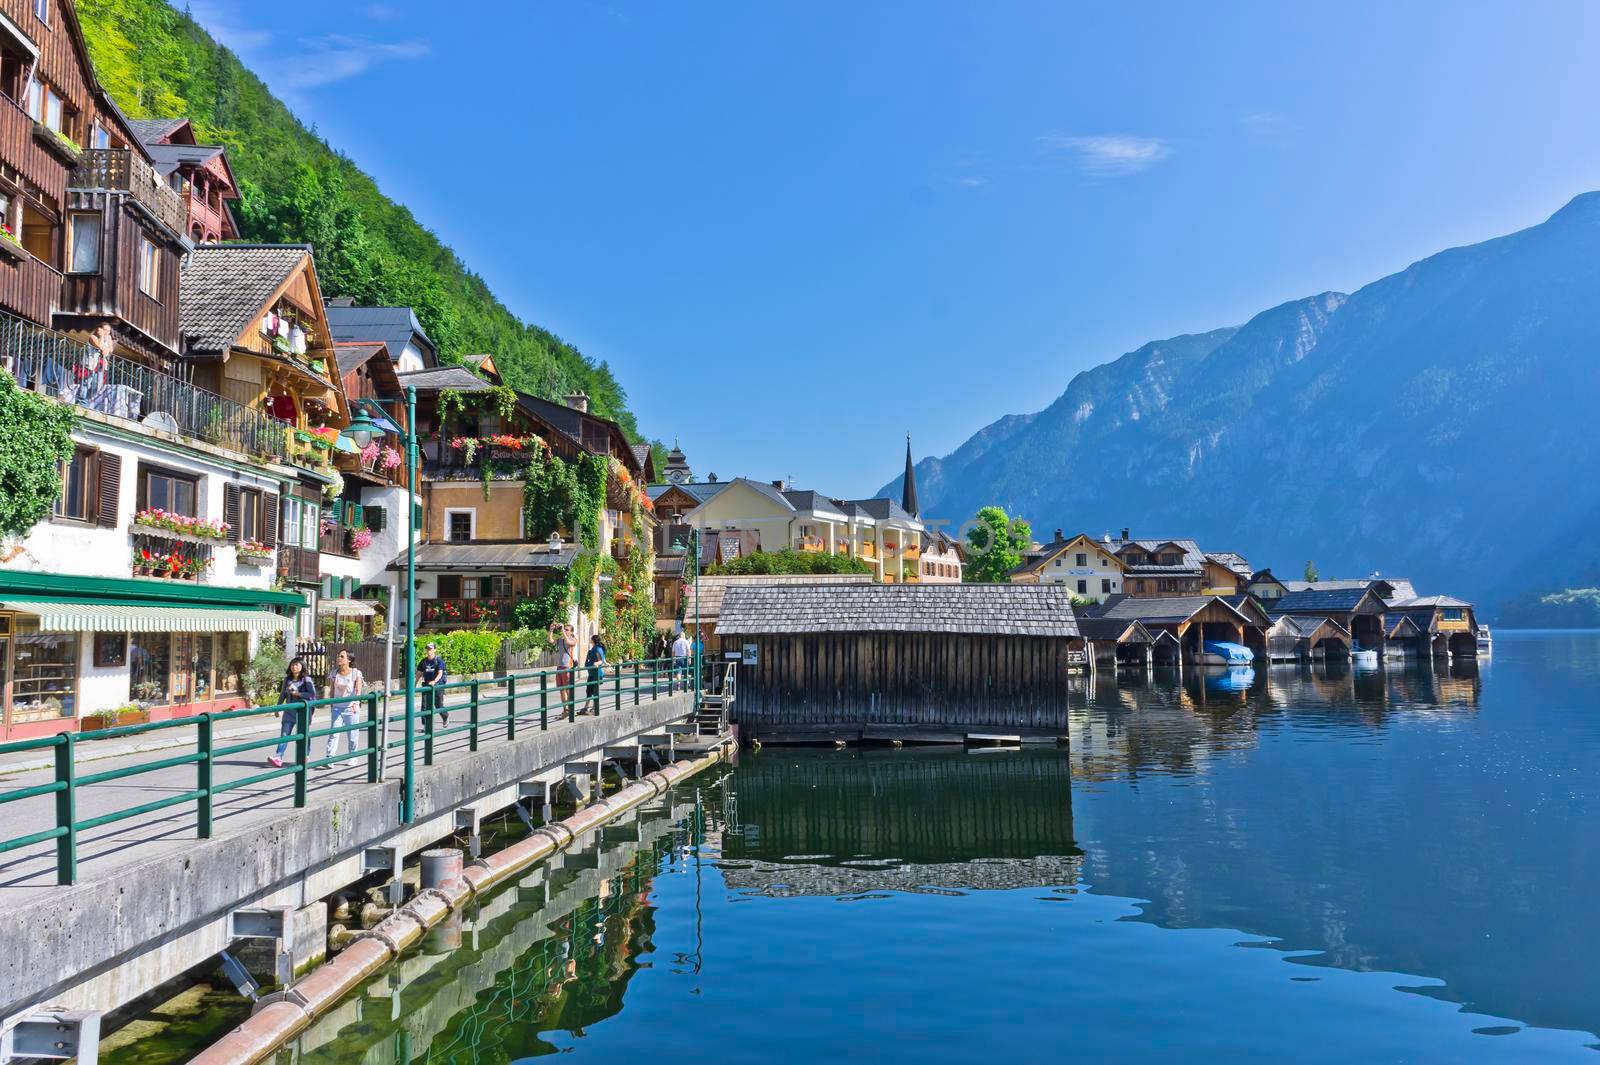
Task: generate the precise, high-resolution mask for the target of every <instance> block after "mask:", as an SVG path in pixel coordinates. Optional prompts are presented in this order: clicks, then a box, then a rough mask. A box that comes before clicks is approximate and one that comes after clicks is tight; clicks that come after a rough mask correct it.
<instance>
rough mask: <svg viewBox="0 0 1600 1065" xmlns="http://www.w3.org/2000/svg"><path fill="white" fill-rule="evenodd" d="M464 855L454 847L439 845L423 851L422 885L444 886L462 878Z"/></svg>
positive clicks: (427, 886)
mask: <svg viewBox="0 0 1600 1065" xmlns="http://www.w3.org/2000/svg"><path fill="white" fill-rule="evenodd" d="M461 867H462V856H461V852H460V851H459V850H457V849H455V848H454V847H437V848H435V849H433V850H428V851H423V852H422V886H423V887H424V888H436V887H442V886H443V885H445V884H448V883H452V882H454V881H457V880H460V879H461Z"/></svg>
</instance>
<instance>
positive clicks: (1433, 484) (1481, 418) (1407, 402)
mask: <svg viewBox="0 0 1600 1065" xmlns="http://www.w3.org/2000/svg"><path fill="white" fill-rule="evenodd" d="M1596 249H1600V193H1586V194H1584V195H1581V196H1579V197H1577V198H1576V199H1574V200H1573V201H1572V202H1571V203H1569V204H1567V206H1565V207H1564V208H1562V209H1561V210H1560V211H1558V212H1557V213H1556V214H1555V215H1553V216H1552V217H1551V218H1550V219H1549V220H1547V221H1546V222H1544V223H1542V224H1540V225H1537V226H1533V227H1531V228H1529V229H1525V230H1522V231H1520V232H1518V233H1513V234H1511V235H1509V236H1505V237H1500V238H1497V239H1494V240H1489V241H1485V242H1483V243H1481V244H1475V245H1471V246H1469V247H1464V248H1453V249H1451V250H1449V251H1444V252H1441V253H1439V254H1437V255H1434V256H1431V257H1429V258H1427V259H1424V260H1422V261H1421V262H1418V263H1416V264H1414V265H1412V266H1411V267H1409V268H1408V269H1406V270H1403V271H1401V272H1400V273H1397V274H1393V275H1391V276H1389V277H1386V278H1383V279H1382V280H1379V281H1375V282H1373V283H1372V284H1370V285H1367V286H1365V287H1363V288H1361V289H1360V290H1358V291H1357V292H1355V293H1353V294H1351V295H1349V296H1345V295H1342V294H1339V293H1334V292H1325V293H1322V294H1321V295H1317V296H1312V297H1310V298H1308V299H1302V300H1296V301H1293V302H1290V303H1286V304H1283V305H1281V306H1278V307H1274V308H1272V309H1271V310H1267V311H1264V312H1262V313H1261V314H1259V315H1257V316H1256V317H1255V318H1252V319H1251V320H1250V321H1249V322H1247V323H1245V324H1244V325H1243V326H1240V327H1238V328H1236V329H1235V328H1229V329H1219V330H1215V331H1213V332H1209V333H1204V334H1198V335H1186V336H1179V337H1174V338H1172V339H1170V340H1162V341H1156V342H1153V343H1150V344H1146V345H1145V346H1143V347H1141V348H1139V349H1138V350H1137V351H1133V352H1130V353H1128V354H1126V355H1124V356H1122V357H1121V358H1119V359H1117V360H1115V361H1114V362H1110V363H1107V364H1106V365H1103V366H1099V367H1096V368H1094V369H1092V370H1087V371H1084V372H1083V373H1080V374H1078V375H1077V376H1076V377H1074V378H1073V379H1072V381H1071V382H1070V383H1069V384H1068V386H1067V389H1066V391H1065V392H1064V393H1063V394H1062V395H1061V397H1060V398H1059V399H1057V400H1056V401H1055V402H1054V403H1052V404H1051V405H1050V406H1049V407H1047V408H1045V409H1044V410H1042V411H1039V412H1038V413H1036V414H1027V415H1016V416H1008V417H1005V418H1001V419H1000V420H998V421H996V422H994V423H993V424H991V425H989V426H987V427H986V428H984V429H983V430H981V431H980V432H978V433H977V434H976V435H974V436H973V437H972V438H971V439H970V440H968V441H967V442H966V443H965V444H963V445H961V447H959V448H957V449H956V450H955V451H954V452H952V453H951V454H949V455H947V456H945V457H944V458H942V459H926V460H924V461H923V462H922V463H920V464H919V465H918V466H917V478H918V488H919V491H920V493H921V498H922V500H923V511H924V513H925V514H926V515H927V516H929V517H932V518H948V519H950V520H952V521H955V522H959V521H961V520H963V519H965V518H967V517H969V516H970V515H972V514H973V512H974V511H976V509H977V508H978V507H980V506H983V505H985V504H988V503H998V504H1000V505H1001V506H1004V507H1005V508H1006V509H1007V510H1008V511H1010V512H1012V513H1013V514H1016V515H1019V516H1022V517H1026V518H1028V519H1029V520H1031V521H1032V522H1033V524H1034V528H1035V530H1036V533H1037V534H1038V535H1041V536H1048V534H1049V531H1050V530H1051V529H1053V528H1055V527H1061V528H1063V529H1066V530H1067V531H1068V532H1069V533H1070V532H1089V533H1093V534H1095V535H1099V534H1100V533H1102V532H1105V531H1106V530H1108V529H1110V530H1113V531H1115V530H1116V529H1120V528H1121V527H1123V526H1129V527H1131V528H1132V529H1133V531H1134V534H1135V535H1138V536H1193V537H1195V538H1197V539H1199V540H1200V542H1201V544H1202V545H1203V546H1205V547H1206V548H1207V549H1208V550H1217V551H1223V550H1232V551H1239V552H1240V553H1242V554H1244V555H1245V556H1246V557H1248V558H1249V559H1250V560H1251V562H1252V563H1253V564H1255V565H1256V566H1258V567H1260V566H1272V567H1274V568H1276V569H1277V570H1278V572H1279V573H1280V575H1296V576H1298V574H1299V571H1300V569H1301V567H1302V566H1303V565H1304V563H1305V561H1306V560H1307V559H1314V560H1315V561H1316V562H1317V564H1318V567H1319V568H1320V570H1321V572H1322V574H1323V575H1324V576H1356V575H1363V574H1367V573H1371V572H1373V571H1381V572H1384V573H1387V574H1392V575H1399V576H1409V577H1411V578H1413V579H1414V580H1415V581H1416V582H1417V583H1418V585H1419V587H1421V588H1422V589H1423V590H1424V591H1428V592H1432V591H1451V592H1454V593H1456V594H1461V595H1466V596H1470V597H1474V598H1476V599H1478V600H1480V601H1482V602H1485V603H1488V604H1491V605H1503V604H1508V603H1513V602H1516V601H1518V600H1522V599H1526V598H1527V597H1528V595H1529V593H1535V592H1543V591H1555V590H1558V589H1563V588H1569V587H1575V586H1581V585H1582V583H1583V582H1584V581H1594V580H1595V579H1596V578H1597V577H1600V564H1597V561H1596V557H1595V556H1596V554H1597V552H1596V550H1595V547H1596V540H1595V536H1594V529H1595V525H1594V521H1595V520H1597V519H1600V479H1597V478H1595V477H1594V476H1593V473H1592V471H1593V470H1594V469H1595V462H1596V459H1597V458H1600V435H1597V434H1596V432H1595V424H1594V423H1595V420H1596V417H1597V415H1600V256H1597V255H1596ZM899 484H900V481H899V479H898V478H897V479H896V480H895V481H893V482H891V483H890V484H889V485H887V486H885V488H884V491H886V492H889V493H891V494H892V493H896V492H898V491H899ZM1574 537H1577V539H1576V540H1574ZM1585 543H1587V545H1588V546H1587V548H1585V547H1584V546H1583V545H1584V544H1585Z"/></svg>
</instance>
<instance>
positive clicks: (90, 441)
mask: <svg viewBox="0 0 1600 1065" xmlns="http://www.w3.org/2000/svg"><path fill="white" fill-rule="evenodd" d="M75 413H76V415H77V418H76V423H75V427H74V429H73V431H72V437H73V442H74V445H75V450H74V454H73V457H72V459H71V460H70V461H69V462H67V463H66V464H65V467H64V469H63V471H62V483H63V492H62V495H61V496H60V498H58V500H57V501H56V505H55V510H54V513H52V514H51V516H50V517H48V518H46V519H45V520H43V521H41V522H39V523H38V524H37V525H36V526H34V528H33V529H32V530H31V531H30V532H29V533H28V535H27V536H26V537H23V538H22V539H21V540H19V541H13V542H10V543H7V544H6V545H4V551H3V553H0V710H3V712H4V715H3V727H0V734H3V735H4V737H5V738H10V739H17V738H24V737H27V736H30V735H47V734H49V733H52V732H58V731H62V730H66V729H72V728H75V727H77V726H78V724H79V723H80V722H82V720H83V719H84V718H86V717H89V716H90V715H93V714H97V713H99V712H101V711H104V710H109V709H113V708H116V707H122V706H127V705H129V704H134V703H138V704H140V705H141V706H143V707H145V708H146V709H148V710H150V713H151V716H152V718H154V719H156V720H161V719H163V718H165V717H172V716H182V715H187V714H193V713H199V712H201V711H202V710H219V709H228V708H231V707H235V706H239V705H243V704H244V701H245V699H244V694H245V693H244V690H243V687H244V686H243V680H242V674H243V672H244V668H245V666H246V665H247V664H248V661H249V658H250V656H251V655H252V654H253V652H254V649H255V646H256V643H257V641H258V639H259V638H260V636H262V635H264V634H269V633H286V634H288V633H292V632H293V630H294V628H295V626H296V625H297V623H303V622H304V621H305V620H306V619H305V617H304V614H305V612H306V610H307V609H308V608H309V604H308V603H307V601H306V600H305V598H304V597H303V596H300V595H298V594H295V593H289V592H282V591H275V590H274V589H273V584H274V578H275V572H276V571H275V559H276V554H277V544H278V540H279V532H280V528H279V523H280V513H279V512H280V494H281V493H282V492H283V491H284V487H285V485H286V484H287V483H290V482H293V481H294V480H295V479H296V472H295V471H294V470H293V469H291V468H289V467H287V466H278V465H276V464H273V463H258V462H253V461H250V460H247V459H245V458H244V457H243V456H242V455H240V454H239V453H237V452H234V451H230V450H228V449H225V448H222V447H218V446H213V445H211V444H208V443H206V442H204V441H199V440H195V439H193V438H190V437H186V436H180V435H178V434H176V433H171V432H167V431H164V430H163V429H161V428H159V427H156V426H150V425H144V424H141V423H138V422H134V421H131V420H129V419H125V418H117V417H111V416H107V415H103V414H100V413H97V412H95V411H90V410H77V411H75Z"/></svg>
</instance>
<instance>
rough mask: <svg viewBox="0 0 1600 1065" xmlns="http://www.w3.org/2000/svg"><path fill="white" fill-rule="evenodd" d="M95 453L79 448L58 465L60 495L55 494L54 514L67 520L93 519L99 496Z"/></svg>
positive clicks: (89, 449) (85, 520)
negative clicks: (59, 471) (59, 466)
mask: <svg viewBox="0 0 1600 1065" xmlns="http://www.w3.org/2000/svg"><path fill="white" fill-rule="evenodd" d="M97 455H98V452H96V451H95V450H93V449H92V448H86V447H80V448H78V449H76V450H75V451H74V452H73V453H72V458H70V459H68V460H67V461H66V462H64V463H62V466H61V494H60V495H59V496H57V497H56V503H55V508H54V514H55V516H56V517H57V518H63V519H65V520H67V521H83V522H92V521H94V520H95V503H96V502H97V497H98V495H99V487H100V482H99V477H98V474H97V469H96V466H97V464H96V461H95V460H96V457H97Z"/></svg>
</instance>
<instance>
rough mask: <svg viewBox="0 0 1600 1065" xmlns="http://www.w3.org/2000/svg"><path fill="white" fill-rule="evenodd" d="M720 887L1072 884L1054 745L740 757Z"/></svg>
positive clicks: (836, 890) (804, 891)
mask: <svg viewBox="0 0 1600 1065" xmlns="http://www.w3.org/2000/svg"><path fill="white" fill-rule="evenodd" d="M738 781H739V821H740V823H741V830H740V831H739V832H737V833H730V834H729V835H728V836H726V837H725V838H724V840H723V861H722V862H721V863H720V864H721V867H722V871H723V876H724V878H725V880H726V881H727V883H728V886H730V887H732V888H734V889H735V890H741V891H751V892H758V893H761V894H770V895H846V894H854V893H858V892H863V891H871V890H894V891H941V890H963V889H968V888H1015V887H1038V886H1041V885H1045V884H1050V885H1056V884H1068V883H1072V882H1074V880H1075V879H1076V876H1077V869H1078V865H1079V861H1080V857H1079V851H1078V849H1077V847H1076V846H1074V844H1073V838H1072V772H1071V768H1070V766H1069V764H1068V761H1067V755H1066V753H1065V752H1063V751H1058V750H1055V749H1053V748H1052V749H1049V750H1022V751H983V752H971V753H964V752H960V751H951V750H923V751H918V750H901V751H882V750H878V751H871V750H869V751H851V752H839V753H816V754H805V755H797V756H795V757H784V758H782V759H781V760H780V759H778V758H772V757H767V758H761V757H756V758H753V759H750V760H748V761H746V762H745V764H744V765H742V766H741V767H740V772H739V778H738Z"/></svg>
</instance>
